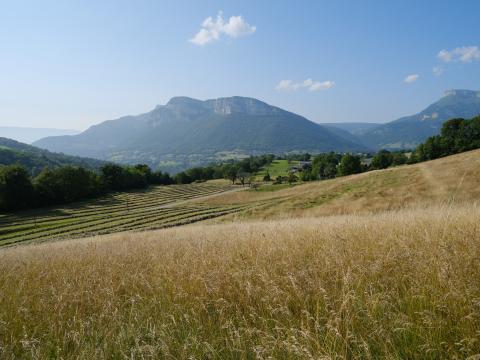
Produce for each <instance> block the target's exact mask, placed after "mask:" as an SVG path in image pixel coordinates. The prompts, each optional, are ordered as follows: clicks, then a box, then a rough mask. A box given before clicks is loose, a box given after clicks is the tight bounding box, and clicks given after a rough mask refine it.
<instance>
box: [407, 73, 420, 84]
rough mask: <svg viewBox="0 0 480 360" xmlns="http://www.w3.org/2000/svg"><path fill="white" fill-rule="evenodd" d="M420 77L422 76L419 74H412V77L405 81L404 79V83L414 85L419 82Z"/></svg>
mask: <svg viewBox="0 0 480 360" xmlns="http://www.w3.org/2000/svg"><path fill="white" fill-rule="evenodd" d="M419 77H420V75H418V74H411V75H408V76H407V77H406V78H405V79H403V81H404V82H406V83H407V84H412V83H414V82H415V81H417V80H418V78H419Z"/></svg>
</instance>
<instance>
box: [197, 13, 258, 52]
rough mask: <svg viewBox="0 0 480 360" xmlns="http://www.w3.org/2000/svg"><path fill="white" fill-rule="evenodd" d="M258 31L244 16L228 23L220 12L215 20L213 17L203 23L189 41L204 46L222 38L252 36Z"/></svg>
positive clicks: (231, 19)
mask: <svg viewBox="0 0 480 360" xmlns="http://www.w3.org/2000/svg"><path fill="white" fill-rule="evenodd" d="M256 30H257V27H256V26H252V25H250V24H249V23H247V22H246V21H245V20H244V19H243V17H242V16H240V15H239V16H231V17H230V18H229V19H228V21H225V20H224V18H223V13H222V12H221V11H220V12H219V13H218V15H217V18H216V19H215V20H214V19H213V18H212V17H211V16H209V17H208V18H206V19H205V20H204V21H203V23H202V28H201V29H200V30H199V31H198V32H197V33H196V34H195V36H194V37H193V38H191V39H190V40H189V41H190V42H191V43H193V44H195V45H199V46H204V45H206V44H208V43H210V42H212V41H218V40H220V38H221V37H222V36H226V37H230V38H238V37H241V36H246V35H251V34H253V33H254V32H255V31H256Z"/></svg>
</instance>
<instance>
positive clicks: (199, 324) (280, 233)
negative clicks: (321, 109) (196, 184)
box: [0, 203, 480, 359]
mask: <svg viewBox="0 0 480 360" xmlns="http://www.w3.org/2000/svg"><path fill="white" fill-rule="evenodd" d="M479 259H480V206H479V205H477V204H472V203H471V204H463V205H459V204H457V205H443V206H436V207H430V208H426V209H422V208H419V209H410V210H407V209H404V210H397V211H388V212H383V213H380V214H376V215H343V216H341V215H339V216H331V217H325V218H302V219H290V220H283V221H265V222H253V223H252V222H251V223H238V224H222V225H194V226H188V227H181V228H173V229H168V230H161V231H156V232H149V233H137V234H132V233H125V234H118V235H112V236H106V237H99V238H91V239H88V240H72V241H64V242H57V243H48V244H42V245H31V246H19V247H15V248H9V249H4V250H2V251H1V252H0V289H1V291H0V357H1V358H4V359H13V358H39V359H40V358H76V359H93V358H96V359H102V358H118V359H123V358H128V359H130V358H167V359H174V358H180V359H186V358H191V359H254V358H260V359H266V358H272V359H282V358H284V359H296V358H306V359H308V358H311V359H319V358H325V359H328V358H331V359H336V358H367V359H368V358H389V359H397V358H427V359H428V358H430V359H438V358H467V357H469V356H473V355H476V354H480V261H479ZM477 356H478V355H477Z"/></svg>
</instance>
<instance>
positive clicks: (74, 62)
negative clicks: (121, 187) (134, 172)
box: [0, 0, 480, 130]
mask: <svg viewBox="0 0 480 360" xmlns="http://www.w3.org/2000/svg"><path fill="white" fill-rule="evenodd" d="M479 13H480V3H479V2H478V1H473V0H470V1H467V0H465V1H423V2H421V3H419V2H418V1H402V2H396V3H392V2H389V3H388V4H387V3H386V2H382V1H379V0H378V1H368V2H363V3H362V4H360V3H358V2H353V1H335V2H333V1H308V2H302V6H298V5H297V4H293V3H288V2H281V3H280V2H277V3H275V5H272V4H271V3H267V2H256V1H253V0H251V1H242V2H241V3H236V4H232V3H231V2H226V1H203V2H201V3H200V2H196V1H168V2H158V1H153V0H152V1H142V2H135V3H133V2H117V1H113V0H109V1H103V2H94V1H70V2H68V3H67V2H64V3H63V2H62V3H59V2H56V1H53V0H50V1H45V2H42V3H38V2H34V1H24V2H11V3H5V4H3V6H2V11H1V12H0V49H1V55H2V56H0V99H1V100H0V126H29V127H41V128H45V127H56V128H68V129H79V130H83V129H85V128H87V127H88V126H90V125H93V124H96V123H99V122H101V121H104V120H108V119H114V118H117V117H120V116H123V115H128V114H139V113H143V112H147V111H149V110H151V109H153V108H154V107H155V105H156V104H165V103H166V102H167V101H168V100H169V99H170V98H171V97H174V96H189V97H193V98H198V99H201V100H205V99H210V98H217V97H228V96H234V95H240V96H248V97H255V98H258V99H260V100H262V101H265V102H268V103H270V104H272V105H275V106H279V107H282V108H284V109H286V110H289V111H293V112H296V113H298V114H300V115H303V116H305V117H307V118H308V119H310V120H312V121H316V122H343V121H345V122H347V121H348V122H356V121H368V122H387V121H391V120H394V119H396V118H398V117H400V116H404V115H408V114H412V113H415V112H418V111H419V110H421V109H422V108H423V107H424V105H425V104H429V103H432V102H433V101H435V100H436V99H438V98H439V97H440V96H441V95H442V93H443V92H444V91H445V90H447V89H452V88H457V89H459V88H462V89H473V90H479V89H480V86H479V85H478V84H479V80H480V42H479V38H478V29H477V23H478V21H477V17H478V14H479Z"/></svg>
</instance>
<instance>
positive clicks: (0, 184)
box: [0, 165, 34, 211]
mask: <svg viewBox="0 0 480 360" xmlns="http://www.w3.org/2000/svg"><path fill="white" fill-rule="evenodd" d="M33 204H34V194H33V186H32V182H31V180H30V176H29V175H28V172H27V170H25V168H24V167H22V166H20V165H7V166H0V209H2V210H6V211H12V210H19V209H24V208H27V207H31V206H32V205H33Z"/></svg>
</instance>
